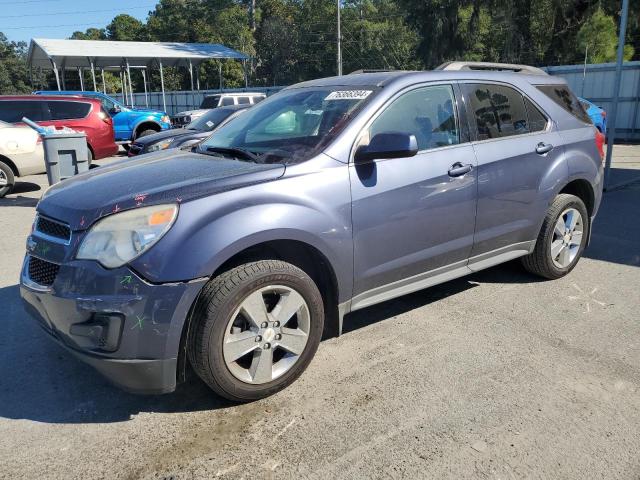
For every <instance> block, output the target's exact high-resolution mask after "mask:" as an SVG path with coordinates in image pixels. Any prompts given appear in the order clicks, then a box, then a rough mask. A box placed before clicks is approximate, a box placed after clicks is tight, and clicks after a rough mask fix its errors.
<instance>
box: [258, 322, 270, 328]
mask: <svg viewBox="0 0 640 480" xmlns="http://www.w3.org/2000/svg"><path fill="white" fill-rule="evenodd" d="M260 326H261V327H262V328H267V327H268V326H269V324H268V323H267V322H262V325H260Z"/></svg>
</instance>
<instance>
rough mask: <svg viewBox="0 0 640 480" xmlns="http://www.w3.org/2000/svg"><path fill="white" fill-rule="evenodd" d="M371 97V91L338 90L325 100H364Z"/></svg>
mask: <svg viewBox="0 0 640 480" xmlns="http://www.w3.org/2000/svg"><path fill="white" fill-rule="evenodd" d="M369 95H371V90H338V91H336V92H331V93H330V94H329V95H327V97H326V98H325V100H362V99H363V98H367V97H368V96H369Z"/></svg>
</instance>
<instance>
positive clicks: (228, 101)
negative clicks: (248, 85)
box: [220, 97, 235, 107]
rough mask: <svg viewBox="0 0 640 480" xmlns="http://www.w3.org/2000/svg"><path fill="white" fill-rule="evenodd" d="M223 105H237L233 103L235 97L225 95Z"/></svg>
mask: <svg viewBox="0 0 640 480" xmlns="http://www.w3.org/2000/svg"><path fill="white" fill-rule="evenodd" d="M220 105H221V106H222V107H226V106H229V105H235V104H234V103H233V97H223V98H222V103H221V104H220Z"/></svg>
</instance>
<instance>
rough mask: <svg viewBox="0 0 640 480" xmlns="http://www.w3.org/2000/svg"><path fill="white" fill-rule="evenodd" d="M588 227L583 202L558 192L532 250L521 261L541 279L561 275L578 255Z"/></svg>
mask: <svg viewBox="0 0 640 480" xmlns="http://www.w3.org/2000/svg"><path fill="white" fill-rule="evenodd" d="M590 227H591V226H590V224H589V215H588V213H587V208H586V207H585V205H584V202H583V201H582V200H581V199H580V198H578V197H576V196H575V195H569V194H566V193H561V194H560V195H558V196H557V197H556V198H555V200H554V201H553V203H552V204H551V206H550V207H549V210H547V214H546V216H545V219H544V222H543V223H542V228H541V229H540V234H539V235H538V239H537V241H536V247H535V249H534V251H533V252H532V253H531V254H529V255H527V256H526V257H522V264H523V265H524V267H525V269H526V270H528V271H529V272H531V273H535V274H536V275H539V276H541V277H544V278H548V279H552V280H553V279H556V278H560V277H563V276H565V275H566V274H567V273H569V272H570V271H571V270H573V268H574V267H575V266H576V264H577V263H578V260H579V259H580V257H581V256H582V252H583V251H584V248H585V246H586V243H587V238H588V236H589V228H590Z"/></svg>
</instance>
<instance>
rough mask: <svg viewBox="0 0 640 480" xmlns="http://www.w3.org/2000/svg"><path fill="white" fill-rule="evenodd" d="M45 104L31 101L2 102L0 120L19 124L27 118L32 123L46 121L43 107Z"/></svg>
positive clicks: (46, 117)
mask: <svg viewBox="0 0 640 480" xmlns="http://www.w3.org/2000/svg"><path fill="white" fill-rule="evenodd" d="M44 103H45V102H42V101H33V100H2V101H0V120H2V121H3V122H8V123H16V122H21V121H22V117H27V118H28V119H29V120H33V121H34V122H42V121H47V120H48V119H49V118H48V115H47V114H46V112H45V110H44V108H43V106H44Z"/></svg>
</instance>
